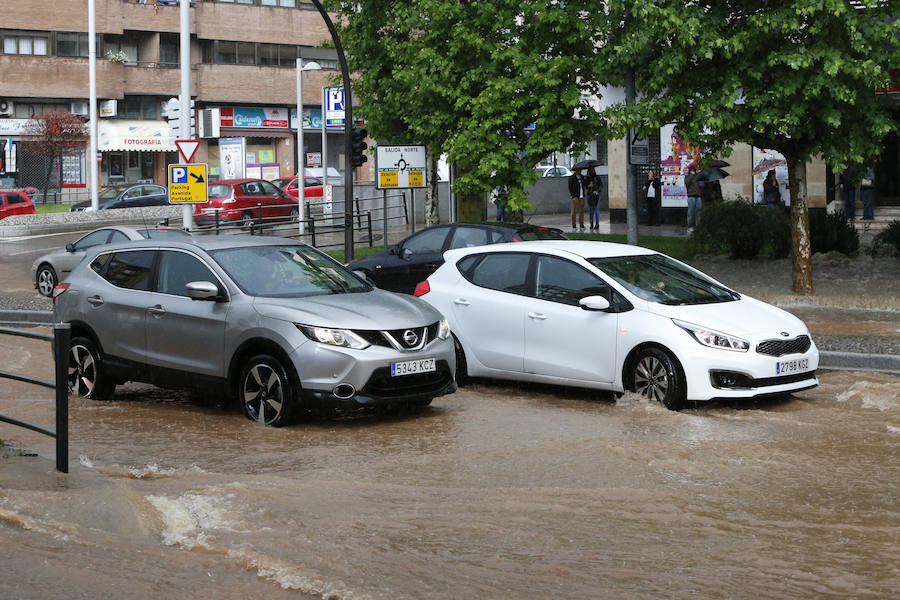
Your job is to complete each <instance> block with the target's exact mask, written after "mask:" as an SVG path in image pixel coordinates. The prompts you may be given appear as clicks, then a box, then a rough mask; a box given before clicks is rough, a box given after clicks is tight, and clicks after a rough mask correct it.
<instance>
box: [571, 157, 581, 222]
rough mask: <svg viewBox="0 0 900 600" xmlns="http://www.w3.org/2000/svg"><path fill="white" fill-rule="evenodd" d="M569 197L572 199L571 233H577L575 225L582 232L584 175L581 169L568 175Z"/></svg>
mask: <svg viewBox="0 0 900 600" xmlns="http://www.w3.org/2000/svg"><path fill="white" fill-rule="evenodd" d="M569 196H570V197H571V198H572V231H577V227H576V223H577V224H578V225H580V226H581V230H582V231H584V175H583V173H582V169H578V170H576V171H574V172H573V173H572V174H571V175H569Z"/></svg>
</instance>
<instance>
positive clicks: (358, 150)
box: [350, 127, 369, 167]
mask: <svg viewBox="0 0 900 600" xmlns="http://www.w3.org/2000/svg"><path fill="white" fill-rule="evenodd" d="M368 135H369V132H368V131H366V130H365V129H363V128H361V127H353V128H352V129H350V142H351V145H352V150H353V153H352V155H351V156H350V163H351V164H352V165H353V166H354V167H360V166H362V164H363V163H364V162H366V161H367V160H369V158H368V157H367V156H366V148H368V147H369V145H368V144H367V143H366V142H365V139H366V137H367V136H368Z"/></svg>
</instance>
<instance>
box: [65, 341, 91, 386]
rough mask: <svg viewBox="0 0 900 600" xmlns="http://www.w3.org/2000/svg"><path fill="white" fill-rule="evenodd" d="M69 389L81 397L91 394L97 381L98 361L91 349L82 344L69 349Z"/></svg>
mask: <svg viewBox="0 0 900 600" xmlns="http://www.w3.org/2000/svg"><path fill="white" fill-rule="evenodd" d="M68 379H69V390H70V391H74V392H75V393H76V394H78V395H79V396H81V397H88V396H90V394H91V392H92V391H94V385H95V384H96V383H97V363H96V362H95V361H94V356H93V354H91V351H90V350H89V349H88V348H86V347H85V346H82V345H80V344H79V345H75V346H72V347H71V348H70V349H69V377H68Z"/></svg>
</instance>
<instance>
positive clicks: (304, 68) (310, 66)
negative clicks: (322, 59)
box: [300, 61, 322, 71]
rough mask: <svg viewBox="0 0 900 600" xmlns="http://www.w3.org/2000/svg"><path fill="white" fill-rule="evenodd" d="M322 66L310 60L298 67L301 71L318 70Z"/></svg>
mask: <svg viewBox="0 0 900 600" xmlns="http://www.w3.org/2000/svg"><path fill="white" fill-rule="evenodd" d="M321 68H322V65H320V64H319V63H317V62H316V61H311V62H308V63H306V64H305V65H303V66H302V67H300V70H301V71H318V70H320V69H321Z"/></svg>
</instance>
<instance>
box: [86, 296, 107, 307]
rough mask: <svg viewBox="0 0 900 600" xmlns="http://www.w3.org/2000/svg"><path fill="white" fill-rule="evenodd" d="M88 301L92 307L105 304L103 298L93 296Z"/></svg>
mask: <svg viewBox="0 0 900 600" xmlns="http://www.w3.org/2000/svg"><path fill="white" fill-rule="evenodd" d="M87 301H88V304H90V305H91V306H100V305H101V304H103V298H101V297H100V296H91V297H90V298H88V299H87Z"/></svg>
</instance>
